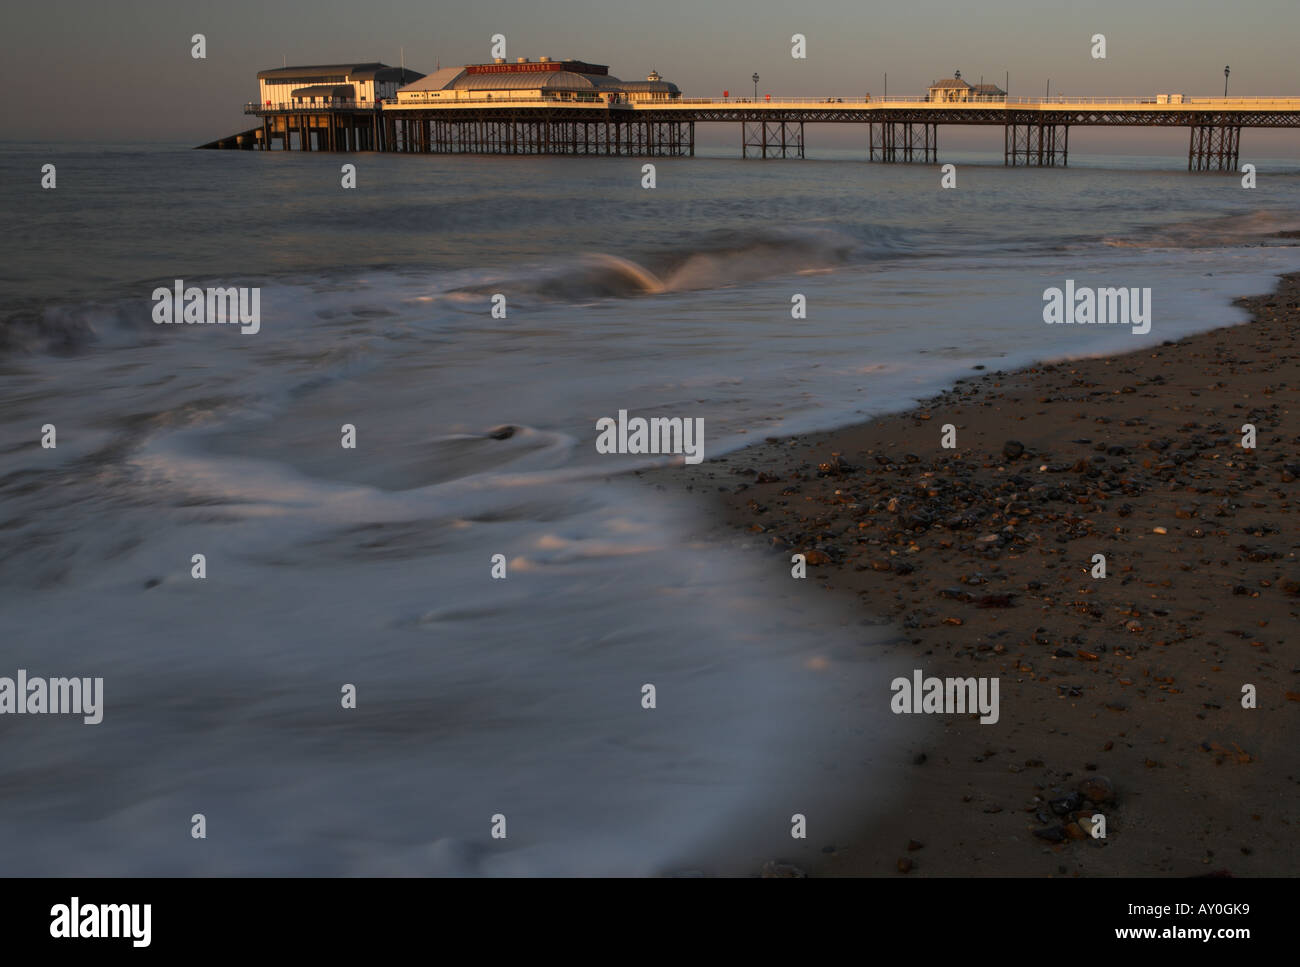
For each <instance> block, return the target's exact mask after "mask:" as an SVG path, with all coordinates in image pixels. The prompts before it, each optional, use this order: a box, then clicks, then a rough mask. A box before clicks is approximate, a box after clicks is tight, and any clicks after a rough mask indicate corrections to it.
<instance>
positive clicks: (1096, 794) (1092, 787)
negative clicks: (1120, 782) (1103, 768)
mask: <svg viewBox="0 0 1300 967" xmlns="http://www.w3.org/2000/svg"><path fill="white" fill-rule="evenodd" d="M1078 788H1079V794H1080V795H1082V796H1083V797H1084V798H1085V799H1090V800H1092V801H1093V802H1097V803H1102V802H1114V801H1115V784H1114V783H1112V782H1111V781H1110V780H1109V779H1107V778H1106V777H1105V776H1089V777H1088V778H1087V779H1084V780H1082V781H1081V782H1080V783H1079V787H1078Z"/></svg>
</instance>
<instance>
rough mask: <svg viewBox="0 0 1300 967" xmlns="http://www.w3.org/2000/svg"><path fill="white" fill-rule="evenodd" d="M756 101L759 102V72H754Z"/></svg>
mask: <svg viewBox="0 0 1300 967" xmlns="http://www.w3.org/2000/svg"><path fill="white" fill-rule="evenodd" d="M754 100H755V101H757V100H758V71H754Z"/></svg>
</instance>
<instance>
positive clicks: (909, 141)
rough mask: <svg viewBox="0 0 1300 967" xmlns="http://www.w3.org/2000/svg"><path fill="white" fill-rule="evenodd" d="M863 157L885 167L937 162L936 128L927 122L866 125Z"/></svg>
mask: <svg viewBox="0 0 1300 967" xmlns="http://www.w3.org/2000/svg"><path fill="white" fill-rule="evenodd" d="M867 127H868V144H867V158H868V160H870V161H882V162H885V163H887V164H894V163H896V162H903V163H905V164H910V163H912V162H922V163H925V164H932V163H934V162H936V161H938V160H939V125H938V124H937V123H934V122H929V121H872V122H870V123H868V125H867Z"/></svg>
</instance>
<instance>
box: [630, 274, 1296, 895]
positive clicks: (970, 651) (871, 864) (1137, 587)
mask: <svg viewBox="0 0 1300 967" xmlns="http://www.w3.org/2000/svg"><path fill="white" fill-rule="evenodd" d="M1242 304H1243V305H1245V306H1246V307H1247V308H1249V309H1250V310H1251V311H1252V312H1253V314H1254V321H1253V322H1251V323H1250V324H1248V325H1244V326H1233V327H1229V328H1224V329H1219V330H1215V331H1213V332H1209V333H1205V334H1201V335H1197V336H1194V337H1190V338H1186V339H1182V340H1180V341H1177V342H1168V343H1165V344H1164V345H1162V346H1160V347H1158V348H1156V349H1154V350H1147V351H1142V352H1139V353H1132V354H1128V355H1122V356H1113V357H1109V358H1095V359H1083V360H1078V361H1073V362H1063V363H1056V364H1050V365H1046V364H1045V365H1037V366H1033V367H1030V368H1028V369H1024V370H1021V371H1017V372H1010V373H1002V372H988V371H978V372H972V373H971V375H970V377H969V378H967V379H965V380H962V381H961V382H960V383H958V385H956V386H955V387H954V388H953V389H952V390H951V391H949V392H947V393H944V394H943V395H941V396H938V397H936V398H933V399H930V400H926V401H924V402H923V403H921V404H920V405H919V406H916V407H915V408H913V409H911V410H909V411H907V412H905V413H901V414H898V415H892V416H887V417H884V418H881V419H877V420H873V421H871V422H869V423H866V424H863V425H859V426H853V427H848V428H845V429H841V430H836V431H834V432H829V433H823V434H817V435H807V436H801V437H795V438H791V439H780V440H777V439H772V438H769V439H768V440H767V441H766V442H764V443H761V444H757V445H755V446H752V447H750V448H748V449H746V450H743V451H741V452H738V453H732V454H730V455H729V456H727V457H725V458H722V459H717V460H713V461H708V462H706V463H704V464H702V465H701V466H699V467H693V468H692V467H686V468H683V467H676V468H673V469H671V470H669V471H663V472H656V473H655V474H653V475H649V476H651V477H652V478H653V479H655V480H656V481H657V482H658V483H660V484H661V485H666V486H678V487H686V488H689V489H691V490H692V491H694V492H696V494H697V496H698V495H699V493H700V492H705V493H707V494H711V496H706V497H704V499H706V500H707V499H716V500H717V501H718V509H717V510H716V512H715V514H714V516H715V519H716V520H717V521H718V525H717V529H716V530H715V531H714V532H713V533H712V534H710V535H709V539H716V540H723V541H729V542H733V543H738V544H741V545H744V546H747V547H748V548H749V550H750V553H753V554H768V555H771V556H772V559H773V566H774V567H785V568H786V569H787V570H788V569H789V568H790V566H791V565H790V563H789V562H790V559H791V555H793V554H796V553H802V554H803V555H805V557H806V560H807V564H808V568H807V578H806V584H807V589H808V590H809V591H816V592H817V593H822V594H826V595H828V597H827V598H826V600H827V601H828V602H831V601H834V602H839V603H843V602H845V601H846V600H848V601H850V603H852V598H857V599H860V600H859V602H857V603H853V607H854V608H855V609H856V611H855V613H860V614H861V616H862V622H863V623H864V624H867V623H872V622H876V621H880V620H888V621H889V622H890V623H892V625H893V626H894V628H895V629H896V632H897V634H896V636H895V638H894V639H893V640H892V642H891V644H889V645H887V646H885V647H884V648H883V649H882V650H883V651H884V652H886V654H883V655H882V656H881V657H882V660H884V661H886V662H887V663H888V665H889V667H890V668H917V669H923V670H924V672H925V674H926V675H927V676H929V675H937V676H957V677H986V678H997V679H998V681H999V683H1000V685H1001V691H1000V718H999V721H998V722H997V723H996V724H992V725H981V724H980V723H979V720H978V716H977V715H971V714H966V715H924V716H914V718H915V719H916V720H917V724H918V729H917V732H916V735H917V738H916V739H915V741H914V742H913V744H912V746H911V747H909V748H907V749H899V750H897V761H898V763H899V775H900V776H901V777H902V778H903V784H904V786H905V790H906V792H905V796H904V798H903V799H902V800H901V801H899V802H897V803H895V804H894V806H893V807H892V808H891V810H890V812H889V815H887V816H885V817H876V818H874V821H873V822H871V823H869V824H864V828H863V829H862V830H861V833H860V835H859V836H857V837H856V838H854V839H853V840H852V841H849V842H836V843H823V842H817V843H812V842H810V843H809V845H808V848H807V849H806V850H805V851H803V852H800V851H798V850H792V852H791V855H790V856H787V857H774V860H781V861H784V862H789V863H791V864H793V865H794V866H797V867H798V868H799V869H802V870H806V871H807V872H809V873H813V874H816V873H821V874H831V875H837V874H869V875H892V876H899V875H910V876H967V875H996V874H1008V875H1035V876H1061V875H1065V876H1075V875H1087V876H1097V875H1117V874H1125V875H1146V874H1149V875H1170V874H1172V875H1180V876H1188V875H1205V874H1218V875H1223V874H1229V875H1232V876H1243V875H1260V874H1264V875H1267V874H1287V873H1291V872H1293V871H1294V870H1295V868H1296V858H1297V847H1296V839H1295V833H1296V826H1297V823H1298V822H1300V810H1297V802H1300V796H1298V795H1297V794H1298V793H1300V788H1297V785H1298V783H1300V754H1298V753H1297V749H1296V736H1297V735H1298V734H1300V658H1298V657H1297V655H1296V651H1295V637H1296V629H1297V627H1298V625H1297V622H1296V619H1297V616H1298V614H1300V570H1298V569H1297V568H1296V554H1297V547H1298V545H1300V538H1298V536H1297V534H1298V531H1297V528H1296V526H1295V516H1294V515H1295V499H1296V479H1297V477H1300V447H1298V446H1297V444H1298V443H1300V422H1298V421H1297V413H1296V394H1297V391H1300V369H1297V366H1300V348H1298V346H1297V335H1298V333H1300V276H1289V277H1286V278H1284V279H1283V280H1281V283H1280V285H1279V287H1278V289H1277V290H1276V291H1275V292H1273V293H1272V294H1270V295H1266V296H1262V297H1258V298H1252V299H1249V300H1243V302H1242ZM945 424H951V425H952V426H953V427H955V429H956V444H957V445H956V447H954V448H944V447H943V446H942V445H941V436H942V430H941V428H942V427H943V426H944V425H945ZM1245 424H1252V425H1253V426H1254V427H1255V429H1256V437H1257V439H1256V447H1255V448H1253V449H1250V448H1243V446H1242V441H1243V430H1242V427H1243V425H1245ZM1098 554H1100V555H1104V557H1105V568H1106V575H1105V577H1104V578H1101V577H1094V571H1095V569H1096V563H1095V559H1094V555H1098ZM792 580H793V579H792ZM820 589H825V590H824V591H821V590H820ZM850 596H852V597H850ZM828 610H829V609H828ZM1248 685H1249V686H1253V691H1254V694H1255V699H1254V704H1255V705H1256V707H1254V708H1245V707H1243V695H1244V691H1243V690H1244V688H1245V686H1248ZM1246 691H1249V690H1248V689H1247V690H1246ZM864 695H870V696H871V697H870V698H869V699H864V700H871V701H879V702H881V703H887V702H889V701H890V698H891V692H890V690H889V681H888V680H885V679H882V680H881V681H879V682H876V683H870V682H869V683H865V686H864ZM1247 704H1249V702H1247ZM1097 813H1101V814H1104V815H1105V816H1106V820H1105V822H1106V836H1105V838H1104V839H1098V838H1094V837H1093V836H1091V835H1089V831H1090V828H1091V827H1090V824H1091V823H1093V822H1095V821H1096V820H1095V818H1094V817H1095V815H1096V814H1097Z"/></svg>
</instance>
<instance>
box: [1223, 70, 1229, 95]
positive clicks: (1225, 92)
mask: <svg viewBox="0 0 1300 967" xmlns="http://www.w3.org/2000/svg"><path fill="white" fill-rule="evenodd" d="M1228 70H1229V69H1228V68H1227V67H1225V68H1224V69H1223V96H1224V97H1227V96H1228Z"/></svg>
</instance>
